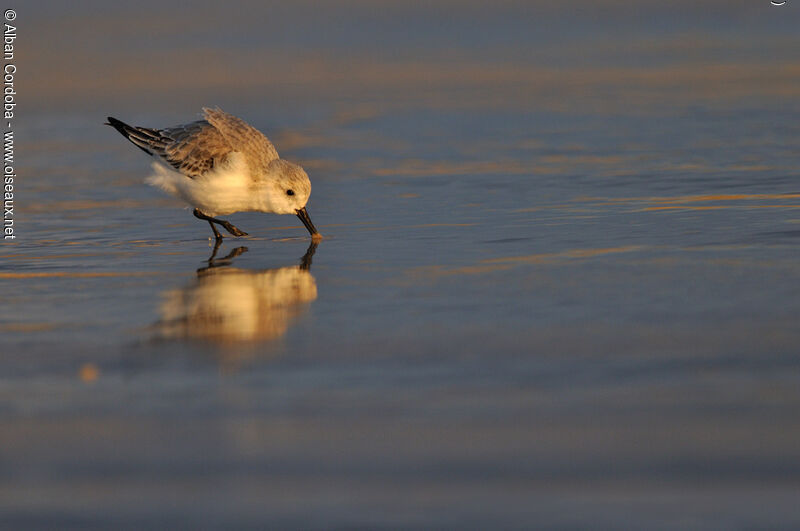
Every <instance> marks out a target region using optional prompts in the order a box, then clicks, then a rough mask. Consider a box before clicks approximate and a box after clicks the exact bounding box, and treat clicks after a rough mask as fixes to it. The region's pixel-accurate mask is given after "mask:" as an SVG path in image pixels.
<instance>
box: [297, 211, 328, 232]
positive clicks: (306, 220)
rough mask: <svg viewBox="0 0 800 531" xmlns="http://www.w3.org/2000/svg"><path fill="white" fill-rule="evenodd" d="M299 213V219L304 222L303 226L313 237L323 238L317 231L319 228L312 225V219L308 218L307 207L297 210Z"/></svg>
mask: <svg viewBox="0 0 800 531" xmlns="http://www.w3.org/2000/svg"><path fill="white" fill-rule="evenodd" d="M295 212H297V217H298V218H300V221H302V222H303V225H305V226H306V228H307V229H308V232H310V233H311V237H312V238H314V237H316V238H321V237H322V235H321V234H320V233H319V231H317V228H316V227H315V226H314V224H313V223H311V218H310V217H309V216H308V212H307V211H306V207H303V208H298V209H297V210H295Z"/></svg>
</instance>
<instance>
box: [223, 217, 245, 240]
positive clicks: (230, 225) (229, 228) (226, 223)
mask: <svg viewBox="0 0 800 531" xmlns="http://www.w3.org/2000/svg"><path fill="white" fill-rule="evenodd" d="M216 222H217V223H219V224H220V225H222V226H223V227H225V230H226V231H228V232H230V233H231V234H233V235H234V236H247V233H246V232H245V231H243V230H239V228H238V227H237V226H236V225H234V224H233V223H231V222H230V221H225V220H224V219H218V220H216Z"/></svg>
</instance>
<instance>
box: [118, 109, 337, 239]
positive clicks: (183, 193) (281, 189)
mask: <svg viewBox="0 0 800 531" xmlns="http://www.w3.org/2000/svg"><path fill="white" fill-rule="evenodd" d="M203 117H204V118H205V119H204V120H199V121H196V122H191V123H188V124H185V125H176V126H175V127H167V128H165V129H150V128H147V127H133V126H130V125H128V124H126V123H124V122H121V121H120V120H117V119H116V118H112V117H111V116H109V117H108V122H107V124H106V125H110V126H112V127H114V128H115V129H116V130H117V131H119V132H120V133H121V134H122V135H123V136H124V137H125V138H127V139H128V140H130V141H131V142H133V143H134V144H135V145H136V146H138V147H139V148H141V149H142V150H143V151H144V152H146V153H147V154H148V155H152V156H153V157H154V158H155V159H156V162H153V171H154V172H155V173H154V174H153V175H151V176H150V177H148V178H147V182H148V183H149V184H151V185H153V186H157V187H159V188H161V189H162V190H164V191H165V192H167V193H169V194H170V195H173V196H175V197H178V198H180V199H182V200H184V201H186V202H187V203H189V205H191V206H193V207H194V212H193V214H194V215H195V217H197V218H200V219H204V220H206V221H208V224H209V225H211V230H213V231H214V237H215V238H216V240H217V242H219V241H220V240H221V239H222V234H220V233H219V231H218V230H217V228H216V227H215V226H214V224H215V223H216V224H218V225H222V226H223V227H224V228H225V230H227V231H228V232H229V233H230V234H232V235H233V236H247V233H246V232H243V231H241V230H239V229H238V228H237V227H236V226H234V225H233V224H232V223H231V222H229V221H225V220H222V219H217V218H216V217H215V216H218V215H224V214H231V213H233V212H247V211H250V212H270V213H273V214H296V215H297V217H298V218H300V221H302V222H303V225H305V227H306V228H307V229H308V232H310V233H311V238H312V239H313V240H314V241H317V240H319V239H321V238H322V235H321V234H320V233H319V232H317V229H316V228H315V227H314V224H313V223H311V218H310V217H309V215H308V212H307V211H306V203H307V202H308V196H309V195H311V181H310V180H309V179H308V175H307V174H306V172H305V171H304V170H303V168H301V167H300V166H298V165H297V164H293V163H291V162H288V161H286V160H283V159H281V158H280V157H278V152H277V151H275V146H273V145H272V142H270V141H269V139H268V138H267V137H266V136H264V135H263V134H262V133H261V131H259V130H258V129H256V128H255V127H252V126H251V125H249V124H247V123H246V122H245V121H244V120H241V119H239V118H237V117H235V116H232V115H230V114H228V113H226V112H223V111H222V110H221V109H219V108H216V109H207V108H204V109H203ZM161 162H164V163H166V164H168V165H169V166H170V167H167V166H165V165H164V164H161Z"/></svg>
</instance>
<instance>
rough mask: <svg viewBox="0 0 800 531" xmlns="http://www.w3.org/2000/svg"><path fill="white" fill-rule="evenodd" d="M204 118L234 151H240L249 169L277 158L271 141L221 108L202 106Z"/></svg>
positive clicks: (264, 165) (265, 164) (264, 164)
mask: <svg viewBox="0 0 800 531" xmlns="http://www.w3.org/2000/svg"><path fill="white" fill-rule="evenodd" d="M203 113H204V116H205V119H206V120H207V121H208V123H210V124H211V125H213V126H214V127H215V128H216V130H217V131H218V132H219V133H220V134H221V135H222V136H223V137H224V139H225V140H226V141H227V142H228V143H229V144H230V145H231V147H232V149H234V150H235V151H240V152H242V154H243V155H244V157H245V160H247V164H248V166H250V168H251V170H255V171H257V170H258V169H259V168H266V167H267V165H268V164H269V163H270V162H272V161H273V160H275V159H277V158H278V152H277V151H276V150H275V146H273V145H272V142H270V141H269V139H268V138H267V137H266V136H264V134H263V133H261V131H259V130H258V129H256V128H255V127H253V126H251V125H249V124H248V123H247V122H245V121H244V120H241V119H239V118H237V117H235V116H233V115H231V114H228V113H226V112H224V111H223V110H221V109H218V108H217V109H208V108H204V109H203Z"/></svg>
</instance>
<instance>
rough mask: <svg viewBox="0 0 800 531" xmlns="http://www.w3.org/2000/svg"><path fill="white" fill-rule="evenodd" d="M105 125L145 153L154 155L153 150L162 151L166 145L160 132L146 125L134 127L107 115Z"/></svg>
mask: <svg viewBox="0 0 800 531" xmlns="http://www.w3.org/2000/svg"><path fill="white" fill-rule="evenodd" d="M105 125H110V126H111V127H113V128H114V129H116V130H117V131H119V133H120V134H121V135H122V136H124V137H125V138H127V139H128V140H130V141H131V142H132V143H133V144H134V145H135V146H136V147H138V148H139V149H141V150H142V151H144V152H145V153H147V154H148V155H154V154H155V153H153V150H157V151H159V152H162V151H163V150H164V147H166V144H167V139H165V138H164V137H162V136H161V134H160V132H159V131H158V130H156V129H149V128H147V127H134V126H132V125H128V124H126V123H125V122H123V121H122V120H117V119H116V118H114V117H113V116H109V117H108V122H106V123H105Z"/></svg>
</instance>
